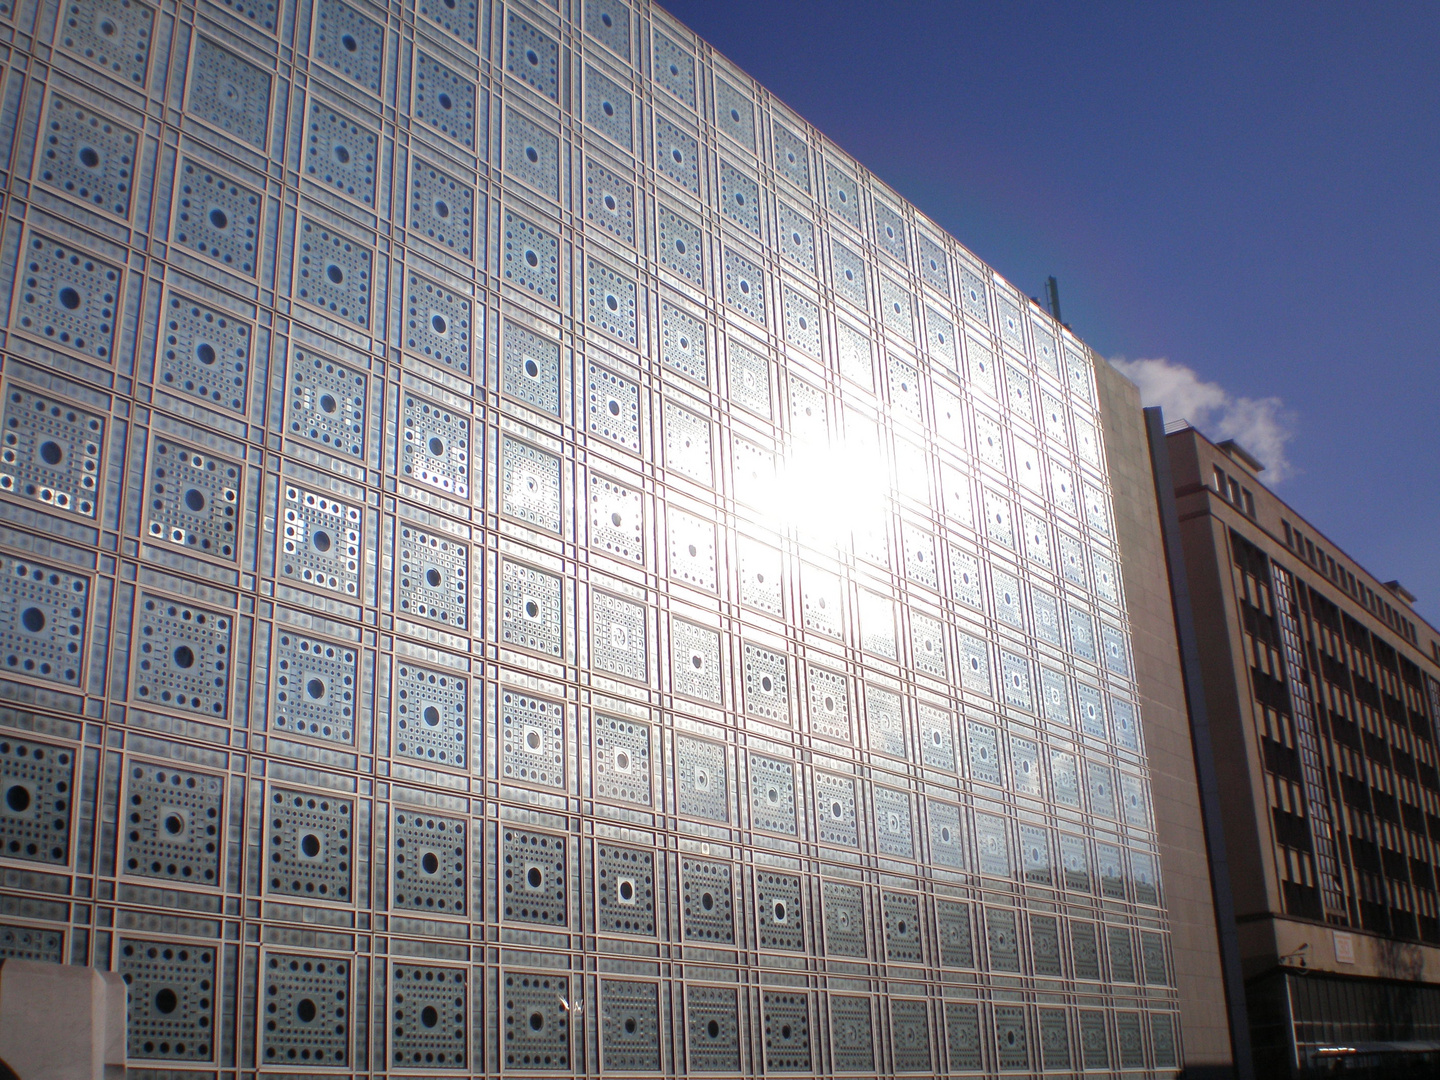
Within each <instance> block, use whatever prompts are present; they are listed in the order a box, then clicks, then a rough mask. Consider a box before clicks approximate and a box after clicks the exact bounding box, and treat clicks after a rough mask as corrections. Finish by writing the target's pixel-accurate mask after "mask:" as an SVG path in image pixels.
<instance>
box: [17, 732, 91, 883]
mask: <svg viewBox="0 0 1440 1080" xmlns="http://www.w3.org/2000/svg"><path fill="white" fill-rule="evenodd" d="M74 794H75V752H74V751H73V750H70V749H69V748H68V747H63V746H51V745H49V744H47V743H43V742H35V741H33V740H31V739H28V738H22V737H18V736H15V735H11V736H7V737H3V738H0V855H4V856H5V857H6V858H9V859H24V860H25V861H27V862H42V863H51V864H53V865H56V866H65V865H66V864H67V863H69V861H70V843H71V835H70V816H71V815H70V808H71V804H72V801H73V799H74Z"/></svg>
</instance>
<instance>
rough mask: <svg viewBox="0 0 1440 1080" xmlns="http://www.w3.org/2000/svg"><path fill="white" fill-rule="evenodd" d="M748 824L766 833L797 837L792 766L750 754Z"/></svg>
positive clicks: (786, 762)
mask: <svg viewBox="0 0 1440 1080" xmlns="http://www.w3.org/2000/svg"><path fill="white" fill-rule="evenodd" d="M749 771H750V822H751V824H752V825H754V826H755V828H757V829H764V830H765V831H767V832H774V833H784V834H787V835H790V836H794V835H795V834H796V829H797V826H796V821H795V765H794V763H793V762H789V761H777V760H776V759H774V758H768V757H761V756H760V755H759V754H751V755H750V770H749Z"/></svg>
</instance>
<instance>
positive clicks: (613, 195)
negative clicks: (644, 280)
mask: <svg viewBox="0 0 1440 1080" xmlns="http://www.w3.org/2000/svg"><path fill="white" fill-rule="evenodd" d="M585 217H586V219H587V220H589V221H592V222H594V223H595V224H596V225H598V226H600V228H602V229H604V230H605V231H606V232H608V233H610V234H611V235H612V236H614V237H615V238H616V239H618V240H621V241H623V242H625V243H627V244H632V245H633V244H634V243H635V185H634V184H632V183H630V182H629V181H628V180H626V179H624V178H623V177H621V176H620V175H619V174H618V173H616V172H614V171H612V170H611V169H608V168H606V167H605V166H604V165H602V164H601V163H600V162H598V161H596V160H595V159H594V158H588V159H587V160H586V162H585Z"/></svg>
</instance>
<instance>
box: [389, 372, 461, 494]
mask: <svg viewBox="0 0 1440 1080" xmlns="http://www.w3.org/2000/svg"><path fill="white" fill-rule="evenodd" d="M400 427H401V432H402V434H401V443H400V472H401V475H403V476H404V477H405V478H406V479H408V480H411V481H413V482H415V483H420V484H427V485H429V486H430V487H433V488H437V489H439V490H440V491H443V492H445V493H446V494H447V495H450V496H452V497H454V498H457V499H466V498H469V496H470V446H471V435H470V427H471V422H470V419H469V417H467V416H465V415H464V414H462V413H459V412H457V411H456V410H454V409H447V408H445V407H444V406H442V405H438V404H436V403H435V402H432V401H427V400H426V399H424V398H422V397H420V396H418V395H416V394H405V395H404V396H403V397H402V398H401V399H400Z"/></svg>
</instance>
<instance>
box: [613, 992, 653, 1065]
mask: <svg viewBox="0 0 1440 1080" xmlns="http://www.w3.org/2000/svg"><path fill="white" fill-rule="evenodd" d="M661 1061H662V1055H661V1052H660V984H659V983H653V982H637V981H634V980H630V979H605V978H602V979H601V980H600V1067H601V1068H602V1069H604V1070H606V1071H607V1072H659V1071H660V1068H661Z"/></svg>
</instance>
